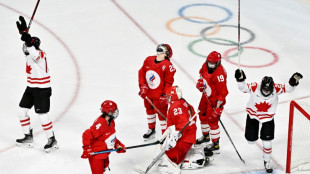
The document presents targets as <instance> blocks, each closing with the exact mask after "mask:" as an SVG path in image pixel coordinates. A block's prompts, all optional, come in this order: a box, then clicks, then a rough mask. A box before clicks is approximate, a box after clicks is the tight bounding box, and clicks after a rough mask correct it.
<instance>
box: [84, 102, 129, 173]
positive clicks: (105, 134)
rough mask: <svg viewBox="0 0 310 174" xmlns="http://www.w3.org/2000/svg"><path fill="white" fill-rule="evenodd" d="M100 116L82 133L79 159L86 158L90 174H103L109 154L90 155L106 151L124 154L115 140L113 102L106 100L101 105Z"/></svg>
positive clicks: (115, 115)
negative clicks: (81, 148)
mask: <svg viewBox="0 0 310 174" xmlns="http://www.w3.org/2000/svg"><path fill="white" fill-rule="evenodd" d="M101 112H102V114H101V115H100V116H99V117H98V118H97V119H96V121H95V122H94V123H93V125H92V126H91V127H90V128H89V129H87V130H86V131H85V132H84V133H83V137H82V138H83V150H84V151H83V154H82V156H81V158H88V160H89V164H90V168H91V171H92V174H103V173H104V171H105V170H106V168H107V167H108V166H109V163H110V162H109V154H110V153H102V154H97V155H90V153H91V152H98V151H103V150H108V149H113V148H115V149H118V150H117V151H116V152H118V153H124V152H126V148H125V146H124V145H123V144H122V143H121V142H120V141H119V140H118V139H117V138H116V131H115V122H114V120H115V119H116V118H117V116H118V113H119V111H118V108H117V105H116V103H115V102H113V101H111V100H106V101H104V102H103V103H102V104H101Z"/></svg>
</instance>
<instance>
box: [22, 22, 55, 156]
mask: <svg viewBox="0 0 310 174" xmlns="http://www.w3.org/2000/svg"><path fill="white" fill-rule="evenodd" d="M19 20H20V21H17V22H16V24H17V28H18V30H19V33H20V34H21V40H22V41H24V45H23V51H24V54H25V55H26V73H27V88H26V90H25V92H24V94H23V97H22V99H21V101H20V103H19V107H20V108H19V112H18V116H19V120H20V123H21V126H22V129H23V133H24V134H25V137H24V138H21V139H17V140H16V144H17V145H19V146H27V147H33V134H32V128H31V125H30V117H29V115H28V112H29V110H30V109H31V108H32V107H33V106H34V110H35V112H36V113H37V114H38V115H39V118H40V122H41V125H42V127H43V129H44V131H45V133H46V137H47V139H48V142H47V144H46V145H45V146H44V149H45V151H46V152H50V151H52V150H55V149H57V148H58V146H57V141H56V139H55V135H54V131H53V124H52V121H51V120H50V119H49V116H48V112H49V110H50V97H51V95H52V88H51V84H50V75H49V70H48V66H47V61H46V53H45V52H44V51H42V50H41V49H40V43H41V41H40V39H39V38H37V37H33V36H31V35H30V34H29V33H28V28H27V25H26V21H25V19H24V17H22V16H20V17H19Z"/></svg>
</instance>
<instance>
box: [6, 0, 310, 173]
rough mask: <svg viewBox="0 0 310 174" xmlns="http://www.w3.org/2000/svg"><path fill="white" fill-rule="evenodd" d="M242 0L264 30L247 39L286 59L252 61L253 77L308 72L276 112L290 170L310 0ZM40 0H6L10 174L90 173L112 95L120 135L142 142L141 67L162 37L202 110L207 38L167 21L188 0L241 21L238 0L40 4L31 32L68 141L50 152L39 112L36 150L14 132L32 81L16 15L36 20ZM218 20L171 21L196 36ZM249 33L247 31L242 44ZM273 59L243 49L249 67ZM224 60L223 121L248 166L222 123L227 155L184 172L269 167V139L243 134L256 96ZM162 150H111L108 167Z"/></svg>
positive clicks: (250, 19)
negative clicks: (292, 109)
mask: <svg viewBox="0 0 310 174" xmlns="http://www.w3.org/2000/svg"><path fill="white" fill-rule="evenodd" d="M241 3H242V4H241V26H242V27H245V28H247V29H249V30H251V31H252V32H254V33H255V39H254V40H253V42H251V43H248V44H246V45H244V46H248V47H258V48H264V49H268V50H270V51H272V52H273V53H275V54H276V55H278V57H279V60H278V62H276V63H275V64H273V65H271V66H267V67H261V68H248V67H243V70H244V71H245V73H246V75H247V81H248V82H251V81H260V80H261V79H262V77H263V76H265V75H269V76H273V77H274V80H275V81H276V82H278V83H286V82H288V80H289V78H290V76H291V75H292V74H293V73H294V72H300V73H302V74H303V75H304V78H303V79H302V80H301V82H300V85H299V86H298V87H297V88H296V90H295V91H294V92H293V93H289V94H284V95H281V96H280V104H279V105H278V109H277V114H276V116H275V117H276V118H275V123H276V130H275V140H274V141H273V152H272V157H273V158H272V159H273V165H274V166H275V168H276V170H275V173H284V169H285V162H286V144H287V125H288V110H289V101H290V100H293V99H299V98H304V99H306V100H309V97H310V93H309V87H310V80H309V76H310V70H309V64H310V59H309V53H308V51H309V45H310V23H309V18H310V1H309V0H273V1H270V0H248V1H241ZM35 4H36V1H35V0H32V1H30V0H23V1H20V0H0V22H1V24H0V38H1V39H0V48H1V51H0V57H1V60H2V61H1V68H0V88H1V90H0V173H1V174H20V173H23V174H42V173H46V174H54V173H60V174H85V173H91V172H90V168H89V164H88V161H87V160H84V159H81V158H80V155H81V153H82V148H81V146H82V140H81V136H82V133H83V131H84V130H85V129H87V128H88V127H89V126H90V125H91V124H92V123H93V121H94V120H95V119H96V117H97V116H99V114H100V112H99V107H100V104H101V103H102V101H104V100H106V99H111V100H114V101H115V102H117V104H118V106H119V109H120V115H119V118H117V120H116V129H117V136H118V138H119V139H120V140H121V141H122V142H123V143H124V144H125V145H126V146H132V145H138V144H143V143H144V142H143V139H142V134H143V133H145V131H146V130H147V122H146V115H145V110H144V107H143V102H142V99H141V98H140V97H139V96H138V94H137V93H138V91H139V89H138V70H139V68H140V67H141V66H142V63H143V60H144V59H145V58H146V57H147V56H149V55H154V54H155V48H156V45H157V44H159V43H169V44H170V45H171V47H172V49H173V52H174V56H173V57H172V59H171V60H172V62H173V63H174V65H175V66H176V69H177V73H176V75H175V84H176V85H179V86H180V87H181V88H182V89H183V94H184V97H185V98H186V99H187V100H188V101H189V102H190V103H192V104H193V105H194V106H195V108H197V107H198V103H199V100H200V95H201V94H200V93H199V92H198V90H197V89H196V88H195V81H196V79H197V78H198V75H199V74H198V71H199V69H200V67H201V65H202V64H203V62H204V61H205V59H203V58H202V57H199V56H197V55H195V54H193V53H192V52H190V51H189V49H188V45H189V43H190V42H192V41H194V40H197V39H201V37H185V36H181V35H177V34H175V33H173V32H171V31H169V30H168V29H167V28H166V23H167V22H168V21H169V20H171V19H173V18H177V17H179V14H178V10H179V9H180V8H182V7H183V6H187V5H190V4H213V5H217V6H221V7H225V8H226V9H229V10H230V11H231V12H232V17H231V19H230V20H227V21H226V22H224V23H221V24H222V25H235V26H237V25H238V6H237V0H235V1H228V0H226V1H225V0H217V1H211V0H206V1H202V0H200V1H199V0H191V1H189V0H169V1H168V0H148V1H142V0H130V1H128V0H127V1H126V0H92V1H86V0H65V1H64V0H53V1H41V2H40V5H39V8H38V10H37V13H36V15H35V21H34V22H33V23H32V26H31V29H30V33H31V34H32V35H34V36H38V37H39V38H40V39H41V41H42V44H41V48H42V49H43V50H45V51H46V52H47V56H48V63H49V69H50V74H51V77H52V89H53V95H52V98H51V111H50V113H49V115H50V117H51V119H52V120H53V121H54V130H55V135H56V138H57V140H58V143H59V147H60V148H59V150H58V151H55V152H52V153H50V154H47V153H45V152H44V151H43V146H44V144H45V143H46V141H47V140H46V137H45V134H44V132H43V131H42V128H41V125H40V123H39V119H38V118H37V116H36V115H35V114H34V112H33V111H31V112H30V115H31V121H32V127H33V128H34V133H35V137H34V140H35V147H34V148H32V149H25V148H19V147H16V146H15V139H16V138H20V137H22V136H23V135H22V131H21V128H20V124H19V120H18V117H17V108H18V103H19V101H20V99H21V96H22V94H23V92H24V90H25V87H26V74H25V60H24V58H23V57H24V56H23V53H22V49H21V48H22V42H21V41H20V35H19V34H18V31H17V28H16V25H15V21H16V20H17V19H18V16H19V15H23V16H25V18H26V20H27V21H29V18H30V17H31V15H32V12H33V9H34V6H35ZM184 15H186V16H194V17H196V19H198V18H199V17H200V19H198V20H203V19H202V18H208V19H209V20H213V21H218V20H221V19H223V18H225V17H226V15H227V13H225V12H224V11H223V10H222V9H221V8H218V7H212V6H205V5H201V6H193V7H189V8H187V9H185V10H184ZM204 20H207V19H204ZM210 26H213V24H199V23H194V22H189V21H186V20H176V21H174V22H173V23H171V27H172V28H173V29H175V30H176V31H178V32H183V33H186V34H192V35H199V33H200V31H201V30H202V29H203V28H206V27H210ZM208 31H209V32H211V31H210V30H208ZM208 37H210V38H221V39H229V40H232V41H234V42H237V41H238V32H237V28H232V27H222V28H220V31H219V32H218V33H217V34H215V35H212V36H211V35H210V36H208ZM249 37H250V35H249V34H248V33H247V32H246V31H244V30H241V40H240V41H241V42H244V41H246V40H247V39H249ZM223 43H224V42H223ZM226 43H227V42H226ZM193 48H194V50H195V51H197V52H198V53H199V54H203V55H207V54H208V53H209V52H211V51H213V50H217V51H219V52H221V53H224V52H225V51H226V50H228V49H231V48H234V47H233V46H222V45H217V44H213V43H210V42H207V41H200V42H197V43H196V44H195V45H194V46H193ZM234 53H236V51H234ZM271 60H272V55H271V54H269V53H267V52H264V51H262V50H259V49H247V48H245V49H244V52H243V53H242V54H241V64H246V65H263V64H267V63H269V62H271ZM231 61H233V62H235V63H237V62H238V59H237V57H235V58H232V59H231ZM222 64H223V66H224V67H225V68H226V70H227V73H228V89H229V92H230V93H229V95H228V97H227V104H226V106H225V110H224V113H223V115H222V121H223V123H224V125H225V127H226V129H227V130H228V131H229V134H230V136H231V138H232V139H233V141H234V144H235V145H236V147H237V149H238V150H239V152H240V154H241V156H242V157H243V159H244V160H245V161H246V165H243V164H242V163H241V161H240V160H239V158H238V156H237V154H236V152H235V150H234V149H233V146H232V145H231V143H230V141H229V139H228V137H227V136H226V134H225V132H224V130H223V129H221V142H220V145H221V149H222V153H221V154H220V155H218V156H216V159H215V160H214V161H213V162H212V164H211V165H210V166H208V167H206V168H203V169H200V170H193V171H184V173H185V174H189V173H193V174H196V173H197V174H198V173H212V174H214V173H221V174H227V173H263V159H262V150H261V141H258V142H257V144H256V145H249V144H247V142H246V140H245V138H244V126H245V118H246V113H245V106H246V102H247V100H248V97H249V96H248V95H247V94H243V93H241V92H240V91H239V90H238V89H237V83H236V81H235V79H234V71H235V69H236V68H238V66H236V65H233V64H231V63H229V62H227V61H226V60H223V61H222ZM197 124H198V131H197V136H201V133H200V128H199V122H198V123H197ZM157 132H160V130H159V129H158V131H157ZM155 149H156V147H155V146H149V147H145V148H139V149H132V150H128V151H127V153H125V154H117V153H112V154H111V155H110V168H111V171H110V172H108V173H114V174H127V173H134V171H133V166H134V165H136V164H138V165H140V166H144V167H146V166H147V165H148V164H149V163H150V162H151V161H152V158H153V157H155V156H156V153H155ZM150 173H156V171H154V170H153V171H151V172H150Z"/></svg>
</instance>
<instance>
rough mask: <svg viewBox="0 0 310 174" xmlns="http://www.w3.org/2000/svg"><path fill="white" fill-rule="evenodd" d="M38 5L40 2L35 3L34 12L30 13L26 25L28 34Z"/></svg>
mask: <svg viewBox="0 0 310 174" xmlns="http://www.w3.org/2000/svg"><path fill="white" fill-rule="evenodd" d="M39 3H40V0H38V1H37V4H36V7H35V8H34V11H33V13H32V16H31V19H30V21H29V24H28V32H29V30H30V27H31V24H32V20H33V18H34V15H35V14H36V11H37V8H38V6H39Z"/></svg>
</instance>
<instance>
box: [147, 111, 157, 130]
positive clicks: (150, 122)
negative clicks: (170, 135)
mask: <svg viewBox="0 0 310 174" xmlns="http://www.w3.org/2000/svg"><path fill="white" fill-rule="evenodd" d="M147 124H148V125H149V129H154V128H155V124H156V114H152V115H147Z"/></svg>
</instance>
